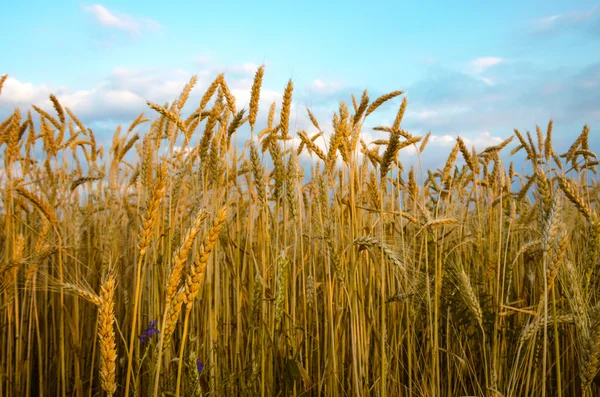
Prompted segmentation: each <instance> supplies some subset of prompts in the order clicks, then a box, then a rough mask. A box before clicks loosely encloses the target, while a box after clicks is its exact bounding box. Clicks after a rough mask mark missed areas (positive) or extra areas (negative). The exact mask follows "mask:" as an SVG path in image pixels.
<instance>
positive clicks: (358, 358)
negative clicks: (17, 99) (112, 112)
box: [0, 66, 600, 397]
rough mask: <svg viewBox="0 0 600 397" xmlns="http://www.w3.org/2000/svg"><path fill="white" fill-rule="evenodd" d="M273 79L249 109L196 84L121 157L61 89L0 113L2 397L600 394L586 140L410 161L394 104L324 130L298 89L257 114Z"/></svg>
mask: <svg viewBox="0 0 600 397" xmlns="http://www.w3.org/2000/svg"><path fill="white" fill-rule="evenodd" d="M264 72H265V70H264V67H262V66H261V67H260V68H259V69H258V70H257V72H256V75H255V77H254V84H253V86H252V90H251V93H250V95H251V96H250V102H249V105H248V108H247V109H238V108H237V107H236V100H235V98H234V97H233V95H232V94H231V92H230V90H229V88H228V86H227V83H226V79H225V78H224V75H219V76H218V77H217V78H216V79H215V80H214V82H213V83H212V84H211V85H210V86H209V87H208V89H207V90H206V92H205V93H204V94H203V96H202V99H201V101H200V104H199V106H197V107H196V105H197V104H194V103H188V102H190V101H188V98H189V95H190V92H191V90H193V89H194V86H195V84H196V79H195V78H192V79H191V80H190V82H189V83H188V84H187V85H186V86H185V87H182V92H181V95H180V96H179V98H176V99H174V100H173V102H171V103H166V104H163V105H159V104H154V103H150V102H148V103H147V105H148V108H147V109H146V112H145V113H142V114H140V115H139V117H138V118H136V119H135V120H134V121H133V122H132V123H131V124H130V125H129V126H124V127H123V128H121V127H119V128H118V129H117V131H116V132H115V133H114V136H113V138H112V143H111V145H110V148H109V147H108V146H107V147H106V148H104V147H103V146H101V145H100V144H97V142H96V137H95V136H94V133H93V131H92V130H91V129H90V128H87V127H86V126H85V125H84V124H83V123H82V122H81V121H80V120H79V119H78V118H77V115H75V114H73V113H72V112H71V111H70V110H69V109H68V108H66V107H63V106H62V105H61V103H60V102H59V100H58V99H57V98H56V97H55V96H54V95H51V96H50V98H49V103H50V104H51V105H52V108H53V111H52V112H47V111H44V110H43V109H41V108H39V107H36V106H32V107H31V109H28V110H27V109H25V110H23V109H15V110H14V112H13V113H12V115H10V116H9V117H8V118H7V119H6V120H3V121H1V122H0V146H1V147H2V151H1V155H2V158H3V160H4V168H3V169H2V173H1V178H2V179H1V181H2V204H1V210H0V216H1V218H0V219H1V222H2V226H3V227H2V229H1V230H0V236H1V244H2V256H1V259H0V260H1V262H0V338H1V340H0V397H4V396H90V397H91V396H155V397H156V396H235V395H240V396H318V395H327V396H371V395H372V396H490V397H492V396H494V397H499V396H530V395H531V396H595V395H600V379H599V377H598V369H599V366H600V300H599V293H598V285H599V281H600V273H599V272H600V269H599V258H600V216H599V214H598V213H599V211H600V209H599V190H600V189H599V185H598V179H597V177H596V171H597V167H598V160H597V157H596V155H595V154H594V153H593V152H592V151H591V150H590V147H589V146H588V138H589V134H590V129H589V127H588V126H584V128H583V130H582V132H581V134H580V135H579V136H578V137H577V138H576V140H575V142H574V143H573V144H572V145H571V146H570V148H568V150H567V151H566V152H565V153H557V152H555V150H554V147H553V144H552V121H550V122H549V123H548V124H547V126H545V125H544V126H543V128H540V127H536V132H535V133H533V134H532V133H530V132H529V131H525V132H522V131H519V130H514V133H513V134H512V135H511V137H510V138H509V139H507V140H505V141H504V142H502V143H501V144H499V145H496V146H492V147H488V148H486V149H485V150H481V151H480V152H479V153H478V152H477V151H476V149H475V148H474V147H473V148H470V147H467V145H466V144H465V141H464V140H463V139H461V138H460V137H457V139H456V141H455V143H454V146H453V147H452V150H451V152H450V155H449V157H448V158H447V160H446V162H445V166H444V167H443V168H442V169H431V170H427V169H423V167H422V166H420V163H419V162H417V164H416V165H411V166H410V167H409V166H407V165H406V163H405V164H404V165H403V152H404V153H406V150H408V149H409V148H412V149H411V150H414V151H415V152H416V154H417V157H418V156H419V155H420V154H421V153H423V151H425V150H428V149H427V147H426V146H427V142H428V139H429V137H430V135H429V134H427V135H425V136H414V135H412V134H411V133H410V132H409V131H406V130H404V129H403V128H402V119H403V115H404V112H405V110H406V107H407V106H408V104H407V100H406V97H405V96H404V97H403V94H404V93H403V92H402V91H392V92H390V93H389V94H386V95H383V96H381V97H378V98H370V97H369V96H368V92H367V91H366V90H365V91H364V92H363V93H362V95H360V94H359V95H358V96H357V97H354V96H352V98H351V99H352V103H351V104H346V103H344V102H340V105H339V110H338V111H337V112H336V113H335V114H334V116H333V121H332V123H331V125H327V126H325V125H321V124H319V120H317V119H316V118H315V117H314V115H313V114H312V113H311V111H310V109H306V113H305V116H306V117H308V118H309V119H310V121H311V122H312V124H313V126H314V130H313V131H316V133H314V134H313V133H312V132H311V133H309V132H308V131H293V130H292V126H291V125H290V124H291V123H290V109H291V104H292V97H293V91H294V87H293V83H292V81H291V80H290V81H289V83H288V84H287V85H286V86H285V91H284V95H283V99H282V101H281V102H280V103H273V104H272V106H271V107H270V108H269V109H263V108H261V109H259V102H260V100H259V99H260V92H261V85H262V79H263V74H264ZM5 79H6V75H4V76H3V77H2V78H1V79H0V95H1V86H2V83H3V82H4V81H5ZM340 99H341V98H340ZM388 101H389V103H395V104H394V105H393V106H397V108H398V112H397V116H396V118H395V120H394V122H393V124H392V125H386V126H379V127H376V128H375V130H377V131H380V132H384V133H386V134H388V135H389V138H388V139H386V140H377V141H373V142H365V141H363V139H362V135H361V132H363V131H364V127H363V124H364V122H365V120H366V119H367V118H368V117H369V116H370V115H371V114H372V113H374V112H377V111H378V108H380V106H381V105H383V104H384V103H386V102H388ZM184 107H185V109H188V110H187V111H184ZM189 109H191V111H190V110H189ZM379 110H381V109H379ZM25 112H26V113H25ZM186 112H187V113H186ZM259 112H261V113H264V114H267V115H268V117H267V118H266V120H267V122H266V123H265V125H261V123H260V121H259V118H258V117H257V115H258V114H259ZM184 114H188V115H187V116H184ZM261 119H263V118H261ZM321 123H323V121H321ZM242 126H244V127H249V128H248V129H249V131H250V136H249V137H248V136H246V135H245V134H238V132H239V130H240V128H241V127H242ZM322 127H327V128H322ZM36 153H38V154H37V155H36ZM39 153H41V155H40V154H39ZM306 158H310V161H305V160H302V159H306ZM511 159H518V160H515V161H517V162H516V163H515V162H512V161H511Z"/></svg>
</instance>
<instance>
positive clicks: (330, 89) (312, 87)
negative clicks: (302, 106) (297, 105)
mask: <svg viewBox="0 0 600 397" xmlns="http://www.w3.org/2000/svg"><path fill="white" fill-rule="evenodd" d="M343 86H344V85H343V84H342V83H340V82H338V81H323V80H320V79H315V80H313V81H312V82H311V83H310V84H307V85H306V90H307V91H309V92H311V93H317V94H333V93H335V92H337V91H339V90H340V89H341V88H343Z"/></svg>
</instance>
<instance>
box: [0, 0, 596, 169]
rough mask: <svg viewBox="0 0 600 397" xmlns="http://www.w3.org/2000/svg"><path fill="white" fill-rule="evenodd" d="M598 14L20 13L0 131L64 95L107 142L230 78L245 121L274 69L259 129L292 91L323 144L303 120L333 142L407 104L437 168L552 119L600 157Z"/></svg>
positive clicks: (307, 5) (338, 9)
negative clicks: (343, 119)
mask: <svg viewBox="0 0 600 397" xmlns="http://www.w3.org/2000/svg"><path fill="white" fill-rule="evenodd" d="M594 3H595V2H593V1H570V2H565V1H540V0H530V1H525V2H524V1H512V0H507V1H502V2H480V1H454V2H452V3H451V5H449V4H450V3H447V2H440V1H421V2H399V1H389V2H386V1H378V0H372V1H368V2H366V1H363V2H357V1H348V0H346V1H344V2H339V1H327V2H314V1H303V2H284V1H262V2H248V1H244V2H237V1H223V2H165V1H162V2H158V1H148V0H144V1H143V2H142V1H127V2H121V1H103V2H102V3H93V2H89V3H86V2H80V1H52V2H47V1H38V0H34V1H28V2H22V1H21V2H16V1H13V2H8V3H7V4H5V5H3V7H2V8H3V12H2V16H0V21H1V23H0V36H1V37H3V38H4V39H3V40H2V41H0V54H3V55H2V57H0V75H1V74H4V73H8V75H9V77H8V79H7V81H6V83H5V84H4V88H3V91H2V93H1V94H0V118H2V119H3V118H4V117H5V116H7V115H8V114H9V113H10V112H12V110H13V109H14V108H15V107H23V108H27V106H29V105H31V104H36V105H38V106H41V107H42V108H45V109H48V110H50V109H51V104H50V102H49V100H48V96H49V94H50V93H54V94H56V95H57V97H58V98H59V100H60V101H61V103H63V105H65V106H67V107H69V108H70V109H71V110H73V112H74V113H75V114H76V115H78V116H79V118H80V119H82V121H83V122H84V123H85V124H86V125H88V126H89V127H91V128H92V129H93V130H94V131H95V132H96V134H97V135H99V137H100V140H101V141H102V140H103V141H105V142H109V141H110V138H111V136H112V133H113V131H114V129H115V127H116V126H117V124H119V123H122V124H123V125H128V124H129V123H130V122H131V121H132V120H133V119H135V117H137V115H138V114H139V113H140V112H142V111H144V112H145V113H146V115H152V116H154V114H153V111H152V110H151V109H148V107H147V106H146V100H149V101H151V102H154V103H159V104H163V103H164V102H165V101H172V100H174V99H176V98H177V97H178V96H179V93H180V92H181V89H182V88H183V86H184V85H185V84H186V82H187V81H188V80H189V79H190V77H191V76H192V75H197V76H198V84H197V86H196V88H195V89H194V94H193V95H192V96H191V99H190V103H191V105H189V106H187V107H186V109H187V111H191V110H193V108H194V107H195V106H197V104H198V101H199V98H200V96H201V94H202V93H203V91H204V89H205V88H206V87H207V86H208V85H209V84H210V82H211V81H212V80H213V79H214V78H215V76H216V75H218V74H219V73H221V72H224V73H225V78H226V81H227V84H228V85H229V87H230V89H231V91H232V92H233V94H234V95H235V96H236V98H237V100H238V105H239V107H246V108H247V105H248V101H249V92H250V87H251V84H252V78H253V75H254V73H255V71H256V68H257V67H258V66H259V65H261V64H265V79H264V83H263V91H262V94H261V110H260V114H261V116H260V117H262V119H261V118H260V117H259V122H260V121H261V120H262V121H263V122H264V121H265V120H266V113H267V111H268V107H269V105H270V104H271V103H272V102H273V101H275V102H277V103H278V106H279V107H280V104H281V93H282V91H283V89H284V88H285V86H286V84H287V81H288V80H289V79H292V81H293V83H294V94H293V108H292V123H293V124H292V127H293V128H295V129H296V130H299V129H306V130H308V131H309V132H311V133H312V132H314V129H311V128H312V127H311V124H310V121H309V119H308V116H307V114H306V107H310V108H311V110H312V111H313V113H314V114H315V115H316V116H317V118H318V119H319V122H320V124H321V125H322V126H327V127H325V128H324V129H325V130H326V133H328V132H331V127H329V126H330V125H331V118H332V115H333V112H334V111H335V110H336V109H338V108H339V102H340V101H342V100H343V101H345V102H346V103H348V104H350V103H351V99H350V95H351V94H352V93H353V94H354V95H355V96H357V97H358V98H359V97H360V95H361V94H362V91H363V90H364V89H367V90H368V92H369V96H370V97H371V99H372V100H373V99H375V98H376V97H377V96H379V95H381V94H384V93H386V92H389V91H392V90H403V91H404V92H405V96H406V97H407V99H408V107H407V111H406V114H405V118H404V121H403V124H402V128H404V129H406V130H408V131H409V132H411V133H413V134H415V135H418V134H425V133H426V132H428V131H431V134H432V139H431V141H430V142H431V143H430V145H431V146H433V148H432V149H428V150H429V152H430V153H432V155H431V157H430V162H431V164H433V165H434V166H440V164H439V163H440V162H443V159H442V158H441V156H440V155H439V153H440V152H444V151H448V150H449V148H450V147H451V145H452V144H453V142H454V139H455V138H456V136H459V135H460V136H461V137H463V138H465V140H466V142H467V144H472V145H475V146H476V147H485V146H486V145H492V144H494V143H497V142H500V141H501V140H503V139H504V138H506V137H507V136H509V135H511V134H512V131H513V129H514V128H517V129H519V130H520V131H527V130H530V131H532V132H535V127H536V124H539V125H540V126H542V127H543V128H542V129H544V130H545V127H546V125H547V123H548V121H549V120H550V119H553V120H554V130H553V137H554V141H555V144H556V146H558V149H561V148H565V147H566V146H568V145H569V144H570V143H571V142H572V141H574V140H575V138H576V137H577V136H578V135H579V133H580V132H581V129H582V127H583V125H584V124H588V125H589V126H590V127H591V136H590V148H591V149H592V150H596V151H600V139H598V138H597V136H598V134H597V133H596V130H597V129H599V128H600V51H599V50H600V6H598V5H597V2H596V4H594ZM400 102H401V99H399V98H396V100H395V101H392V102H390V103H389V104H388V105H386V106H384V107H382V108H381V109H380V110H379V111H378V112H376V113H377V115H375V114H374V115H373V118H372V120H371V121H370V123H367V125H366V128H365V132H364V136H365V138H366V139H365V140H367V141H368V140H369V139H377V138H384V137H385V136H384V135H385V134H383V135H381V133H379V132H376V131H372V130H370V129H369V128H368V127H372V126H375V125H381V124H388V125H391V123H392V122H393V119H394V117H395V113H396V111H397V109H398V106H399V105H400ZM279 107H278V109H279ZM436 148H437V150H436ZM557 151H559V150H557ZM426 152H427V150H426ZM408 155H410V153H409V154H408Z"/></svg>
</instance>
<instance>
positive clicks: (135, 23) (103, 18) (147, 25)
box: [83, 4, 161, 36]
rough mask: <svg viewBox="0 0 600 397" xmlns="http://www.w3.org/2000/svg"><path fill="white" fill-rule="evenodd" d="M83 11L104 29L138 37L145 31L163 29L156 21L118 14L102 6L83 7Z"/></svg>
mask: <svg viewBox="0 0 600 397" xmlns="http://www.w3.org/2000/svg"><path fill="white" fill-rule="evenodd" d="M83 9H84V10H85V11H87V12H88V13H90V14H91V15H92V17H93V18H94V20H95V21H96V22H97V23H99V24H100V25H102V26H104V27H107V28H111V29H116V30H121V31H125V32H129V33H133V34H136V35H138V36H139V35H141V34H142V32H144V31H151V32H155V31H157V30H159V29H160V27H161V26H160V24H159V23H158V22H156V21H155V20H152V19H148V18H136V17H132V16H130V15H126V14H122V13H116V12H114V11H110V10H108V9H107V8H106V7H104V6H102V5H100V4H93V5H91V6H83Z"/></svg>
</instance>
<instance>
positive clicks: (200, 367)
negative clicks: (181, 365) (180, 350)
mask: <svg viewBox="0 0 600 397" xmlns="http://www.w3.org/2000/svg"><path fill="white" fill-rule="evenodd" d="M196 369H197V370H198V373H201V372H202V370H203V369H204V363H203V362H202V361H200V359H199V358H197V359H196Z"/></svg>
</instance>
